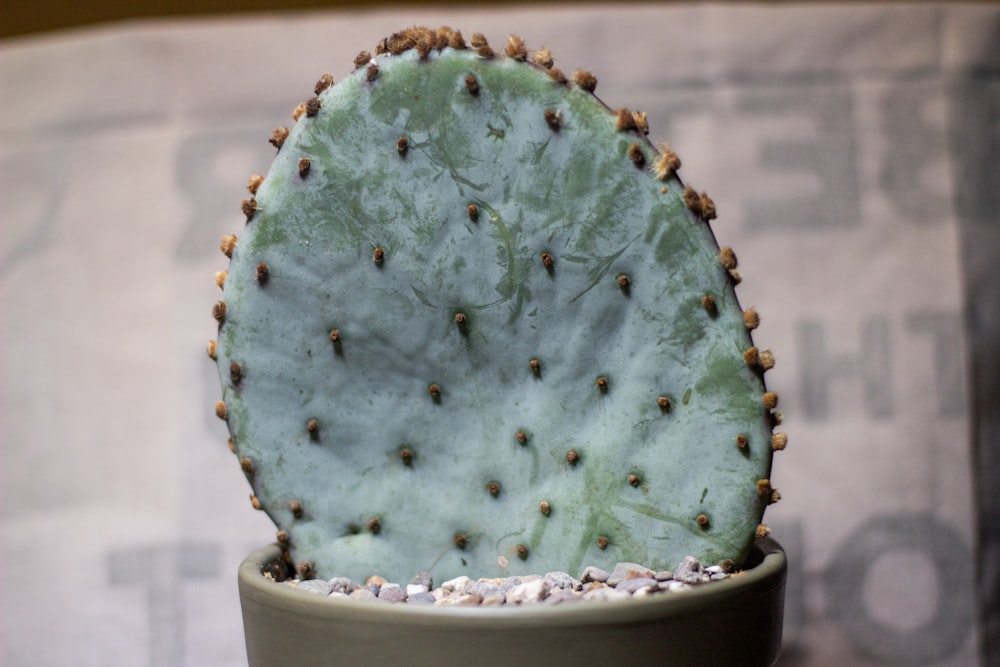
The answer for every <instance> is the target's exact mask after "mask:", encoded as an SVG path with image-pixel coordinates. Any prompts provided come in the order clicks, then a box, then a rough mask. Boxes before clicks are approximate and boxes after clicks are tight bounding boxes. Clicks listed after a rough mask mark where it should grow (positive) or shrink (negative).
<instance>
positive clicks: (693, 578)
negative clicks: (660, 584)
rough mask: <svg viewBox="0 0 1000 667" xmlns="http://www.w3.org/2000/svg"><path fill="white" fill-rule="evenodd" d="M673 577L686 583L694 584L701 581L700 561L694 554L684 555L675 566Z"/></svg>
mask: <svg viewBox="0 0 1000 667" xmlns="http://www.w3.org/2000/svg"><path fill="white" fill-rule="evenodd" d="M674 579H676V580H677V581H682V582H684V583H686V584H696V583H698V582H699V581H701V563H699V562H698V559H697V558H695V557H694V556H685V557H684V560H682V561H681V562H680V563H679V564H678V565H677V567H676V568H674Z"/></svg>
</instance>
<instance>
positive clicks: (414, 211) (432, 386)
mask: <svg viewBox="0 0 1000 667" xmlns="http://www.w3.org/2000/svg"><path fill="white" fill-rule="evenodd" d="M596 85H597V80H596V78H595V77H594V76H593V75H592V74H591V73H589V72H584V71H577V72H575V73H572V74H569V75H567V74H565V73H563V72H562V71H561V70H559V69H558V68H557V67H555V64H554V61H553V58H552V55H551V54H550V53H549V52H548V51H547V50H546V49H542V50H539V51H532V52H529V51H528V50H527V48H526V47H525V45H524V43H523V41H521V40H520V38H518V37H511V38H510V39H509V41H508V43H507V44H506V47H505V48H502V49H497V50H495V49H494V48H493V47H492V46H491V45H490V44H489V43H488V42H487V40H486V39H485V38H484V37H483V36H482V35H478V34H477V35H474V36H473V37H472V38H471V39H469V40H468V41H466V40H465V39H464V38H463V36H462V34H461V33H459V32H457V31H452V30H449V29H447V28H442V29H439V30H430V29H424V28H413V29H409V30H406V31H403V32H401V33H397V34H394V35H392V36H390V37H389V38H387V39H385V40H383V41H382V42H381V43H380V44H379V45H378V47H377V48H376V50H375V53H374V55H373V54H370V53H368V52H363V53H362V54H360V55H359V56H358V58H357V59H356V60H355V70H354V71H353V72H352V73H351V74H350V75H349V76H347V77H346V78H345V79H343V80H342V81H340V82H339V83H337V84H335V85H334V83H333V78H332V77H331V76H330V75H324V76H323V77H322V78H321V79H320V80H319V81H318V82H317V84H316V87H315V91H314V92H315V96H313V97H311V98H310V99H309V100H308V101H306V102H304V103H302V104H301V105H299V106H298V107H297V108H296V110H295V112H294V114H293V115H294V117H295V120H296V123H295V125H294V127H293V128H292V129H291V130H288V129H285V128H278V129H276V130H275V131H274V132H273V133H272V135H271V138H270V140H271V143H272V144H274V146H275V147H276V148H277V149H278V152H277V156H276V158H275V160H274V162H273V164H272V166H271V168H270V170H269V172H268V174H267V176H266V177H264V178H262V177H260V176H254V177H253V178H251V180H250V183H249V190H250V193H251V196H250V197H248V198H247V199H246V200H245V201H244V202H243V204H242V210H243V213H244V214H245V216H246V227H245V229H244V230H242V231H241V232H239V233H238V234H236V235H232V236H227V237H225V238H224V239H223V240H222V244H221V249H222V251H223V253H224V254H225V255H226V256H227V257H229V258H230V265H229V270H228V272H220V274H218V275H217V282H218V283H219V285H220V287H222V288H223V295H222V298H221V299H220V300H219V301H218V303H216V304H215V306H214V308H213V314H214V316H215V318H216V320H217V321H218V327H219V331H218V340H217V342H215V341H213V342H212V343H211V344H210V349H209V354H210V356H211V357H212V358H213V359H215V360H216V362H217V364H218V369H219V375H220V379H221V382H222V388H223V396H222V400H221V401H220V402H219V403H218V404H217V406H216V411H217V414H218V416H219V417H220V418H222V419H225V420H226V421H227V423H228V426H229V429H230V432H231V435H232V438H231V441H230V442H231V446H232V448H233V450H234V452H235V453H236V455H237V458H238V459H239V462H240V465H241V467H242V470H243V472H244V473H245V474H246V476H247V479H248V481H249V482H250V485H251V487H252V490H253V493H252V496H251V500H252V502H253V504H254V507H256V508H258V509H260V510H263V511H264V512H266V513H267V514H268V515H269V516H270V517H271V519H273V521H274V522H275V524H276V525H277V526H278V528H279V532H278V540H279V542H280V543H281V544H282V545H283V546H284V547H286V552H287V554H288V558H289V560H290V561H291V562H292V563H293V564H294V565H295V566H296V567H297V568H298V570H299V572H300V573H301V574H303V575H304V576H313V575H322V576H325V577H330V576H335V575H338V576H339V575H343V576H350V577H354V578H356V579H359V580H363V579H364V578H365V577H367V576H368V575H370V574H373V573H376V572H377V573H379V574H382V575H384V576H386V577H389V578H395V579H396V580H406V579H408V578H409V577H410V576H412V575H413V574H414V573H416V572H418V571H423V570H427V571H430V572H432V573H433V574H434V575H435V577H446V578H447V577H452V576H456V575H459V574H469V575H474V576H502V575H510V574H518V573H524V572H546V571H550V570H565V571H571V572H572V571H574V570H579V569H580V568H582V567H583V566H584V565H587V564H595V565H599V566H601V565H604V566H607V565H609V564H613V563H615V562H617V561H626V560H627V561H637V562H642V563H645V564H647V565H649V566H651V567H654V568H655V567H659V568H662V569H668V568H670V567H672V566H673V565H675V564H676V563H677V562H678V561H679V560H681V559H682V558H683V557H684V556H686V555H689V554H690V555H695V556H697V557H698V558H700V559H701V560H702V561H704V562H709V561H711V562H716V561H719V560H722V559H726V558H731V559H734V560H736V561H739V560H741V559H742V558H743V556H744V555H745V554H746V552H747V550H748V548H749V546H750V544H751V543H752V541H753V539H754V536H755V533H756V534H758V535H759V534H760V533H761V532H762V531H764V530H766V529H765V528H764V527H763V524H760V520H761V517H762V515H763V512H764V508H765V506H766V505H767V504H769V503H770V502H772V501H773V500H775V499H776V498H777V492H776V491H775V490H774V489H772V488H771V484H770V481H769V478H770V466H771V455H772V451H773V450H775V449H781V448H783V447H784V445H785V436H784V435H783V434H773V433H772V429H773V427H774V425H775V423H776V422H777V421H778V420H779V419H780V417H779V415H778V414H777V413H776V411H775V408H776V404H777V396H775V395H774V394H773V393H772V392H768V391H767V389H766V388H765V385H764V381H763V374H764V371H765V370H766V369H767V368H768V367H770V366H771V365H773V357H772V356H771V355H770V353H768V352H762V351H758V349H757V348H756V347H754V345H753V342H752V340H751V335H750V330H752V329H753V328H755V327H756V326H757V323H758V317H757V314H756V312H755V311H754V310H752V309H749V310H747V311H743V310H742V309H741V308H740V306H739V304H738V302H737V299H736V294H735V291H734V286H735V284H736V283H737V282H738V280H739V274H738V272H737V261H736V257H735V255H734V253H733V251H732V250H731V249H729V248H722V249H720V248H719V246H718V244H717V243H716V240H715V237H714V234H713V232H712V230H711V228H710V226H709V221H711V220H712V219H714V218H715V217H716V211H715V205H714V203H713V202H712V200H711V199H710V198H709V197H708V196H707V195H705V194H704V193H698V192H697V191H696V190H694V189H693V188H691V187H689V186H686V185H684V184H683V183H682V182H681V181H680V179H679V178H678V175H677V170H678V168H679V167H680V160H679V159H678V158H677V156H676V155H675V154H674V153H672V152H671V151H669V150H666V149H660V150H657V149H656V148H655V147H654V146H653V145H652V144H651V143H650V142H649V140H648V139H647V133H648V131H649V128H648V125H647V123H646V117H645V114H643V113H638V112H633V111H631V110H628V109H620V110H611V109H609V108H608V107H606V106H605V105H604V104H603V103H602V102H601V101H600V100H598V99H597V97H595V95H594V90H595V87H596Z"/></svg>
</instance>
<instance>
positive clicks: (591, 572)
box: [580, 565, 611, 584]
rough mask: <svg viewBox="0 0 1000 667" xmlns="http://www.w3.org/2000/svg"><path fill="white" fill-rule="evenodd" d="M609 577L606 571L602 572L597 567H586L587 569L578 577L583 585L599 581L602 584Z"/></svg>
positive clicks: (609, 574)
mask: <svg viewBox="0 0 1000 667" xmlns="http://www.w3.org/2000/svg"><path fill="white" fill-rule="evenodd" d="M610 576H611V573H610V572H608V571H607V570H602V569H601V568H599V567H594V566H593V565H588V566H587V568H586V569H585V570H584V571H583V574H581V575H580V581H582V582H583V583H589V582H591V581H599V582H601V583H602V584H603V583H604V582H606V581H607V580H608V577H610Z"/></svg>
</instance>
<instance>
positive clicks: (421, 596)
mask: <svg viewBox="0 0 1000 667" xmlns="http://www.w3.org/2000/svg"><path fill="white" fill-rule="evenodd" d="M435 602H437V598H435V597H434V594H433V593H431V592H429V591H425V592H423V593H416V594H414V595H410V596H407V598H406V603H407V604H434V603H435Z"/></svg>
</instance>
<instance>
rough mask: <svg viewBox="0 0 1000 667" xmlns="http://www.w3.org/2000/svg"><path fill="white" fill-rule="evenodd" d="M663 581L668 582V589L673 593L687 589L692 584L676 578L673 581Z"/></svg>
mask: <svg viewBox="0 0 1000 667" xmlns="http://www.w3.org/2000/svg"><path fill="white" fill-rule="evenodd" d="M663 583H664V584H666V586H667V590H668V591H670V592H671V593H677V592H679V591H686V590H687V589H689V588H691V584H685V583H684V582H683V581H677V580H676V579H675V580H673V581H664V582H663Z"/></svg>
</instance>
